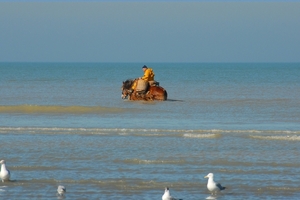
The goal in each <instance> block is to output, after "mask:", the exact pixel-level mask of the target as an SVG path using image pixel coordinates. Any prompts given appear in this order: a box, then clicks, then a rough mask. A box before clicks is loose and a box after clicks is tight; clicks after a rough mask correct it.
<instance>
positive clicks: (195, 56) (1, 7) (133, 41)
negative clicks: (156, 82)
mask: <svg viewBox="0 0 300 200" xmlns="http://www.w3.org/2000/svg"><path fill="white" fill-rule="evenodd" d="M299 11H300V1H242V0H240V1H167V0H166V1H100V0H99V1H68V0H65V1H50V0H47V1H41V0H40V1H14V0H11V1H3V0H0V62H143V63H144V62H300V12H299Z"/></svg>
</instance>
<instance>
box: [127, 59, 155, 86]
mask: <svg viewBox="0 0 300 200" xmlns="http://www.w3.org/2000/svg"><path fill="white" fill-rule="evenodd" d="M142 69H143V71H144V76H143V77H140V78H139V79H143V80H145V81H148V82H149V81H154V76H155V74H154V72H153V69H151V68H148V67H147V66H146V65H144V66H143V67H142ZM136 85H137V81H135V82H134V84H133V85H132V87H131V89H132V90H133V91H134V90H135V88H136Z"/></svg>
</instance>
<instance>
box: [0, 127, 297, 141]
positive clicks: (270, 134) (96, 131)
mask: <svg viewBox="0 0 300 200" xmlns="http://www.w3.org/2000/svg"><path fill="white" fill-rule="evenodd" d="M0 133H4V134H5V133H19V134H22V133H25V134H82V135H89V134H90V135H121V136H139V137H183V138H200V139H201V138H203V139H205V138H220V137H222V136H223V135H226V134H236V135H237V136H238V135H243V134H246V135H248V137H250V138H253V139H286V140H300V131H290V130H218V129H211V130H205V129H203V130H202V129H197V130H185V129H140V128H65V127H1V126H0Z"/></svg>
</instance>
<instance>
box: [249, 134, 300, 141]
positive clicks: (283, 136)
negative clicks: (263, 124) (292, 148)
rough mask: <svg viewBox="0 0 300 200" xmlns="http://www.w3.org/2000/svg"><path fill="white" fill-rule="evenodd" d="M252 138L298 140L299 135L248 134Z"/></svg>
mask: <svg viewBox="0 0 300 200" xmlns="http://www.w3.org/2000/svg"><path fill="white" fill-rule="evenodd" d="M250 137H251V138H253V139H261V140H289V141H300V136H299V135H291V136H290V135H281V136H277V135H270V136H260V135H250Z"/></svg>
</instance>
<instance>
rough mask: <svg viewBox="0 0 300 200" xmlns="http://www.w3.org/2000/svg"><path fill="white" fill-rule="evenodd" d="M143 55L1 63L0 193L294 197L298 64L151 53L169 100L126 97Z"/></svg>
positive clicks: (299, 134) (298, 192) (298, 191)
mask: <svg viewBox="0 0 300 200" xmlns="http://www.w3.org/2000/svg"><path fill="white" fill-rule="evenodd" d="M122 66H123V68H122ZM124 66H125V67H127V68H125V67H124ZM141 66H142V65H141V64H128V63H127V64H126V63H119V64H104V63H100V64H97V63H94V64H83V63H81V64H57V63H56V64H53V63H46V64H45V63H44V64H39V63H33V64H30V63H18V64H12V63H9V64H7V63H2V64H1V65H0V71H1V74H3V78H2V79H1V80H0V86H1V87H0V95H1V97H2V98H1V99H0V123H1V124H0V141H1V153H0V159H5V160H6V163H7V168H8V169H9V170H10V171H11V174H12V177H11V179H12V181H11V182H4V183H2V182H0V199H59V197H57V196H56V189H57V186H58V185H64V186H66V188H67V193H66V197H65V199H114V198H119V199H161V196H162V195H163V193H164V188H165V187H166V186H168V187H169V188H170V191H171V194H172V196H174V197H177V198H182V199H206V198H208V197H209V196H210V193H209V192H208V191H207V188H206V183H207V179H205V178H204V176H206V175H207V174H208V173H210V172H212V173H214V174H215V180H216V181H217V182H220V183H221V184H222V185H223V186H225V187H226V190H224V191H222V193H221V194H219V195H217V197H216V198H217V199H226V200H228V199H229V200H235V199H299V197H300V187H299V180H300V175H299V174H300V170H299V166H300V160H299V159H298V158H299V154H300V153H299V152H300V145H299V142H300V128H299V127H300V126H299V122H300V120H299V119H300V109H299V108H298V105H299V103H300V95H299V94H300V87H299V86H300V80H299V79H298V78H299V75H300V67H299V65H297V64H281V65H280V64H265V65H264V64H159V63H156V64H152V66H151V67H153V68H154V69H155V72H156V77H157V79H158V81H160V83H161V85H162V86H163V87H165V88H166V89H167V91H168V96H169V100H168V101H166V102H130V101H128V100H122V99H121V98H120V96H121V91H120V87H121V84H122V81H123V80H125V79H126V78H133V77H138V76H140V75H141V73H142V71H141V69H140V68H141ZM149 66H150V65H149ZM183 67H185V68H184V69H185V70H184V69H183ZM66 72H69V73H66ZM133 72H136V74H132V73H133ZM184 72H185V73H184ZM175 83H176V84H175Z"/></svg>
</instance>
